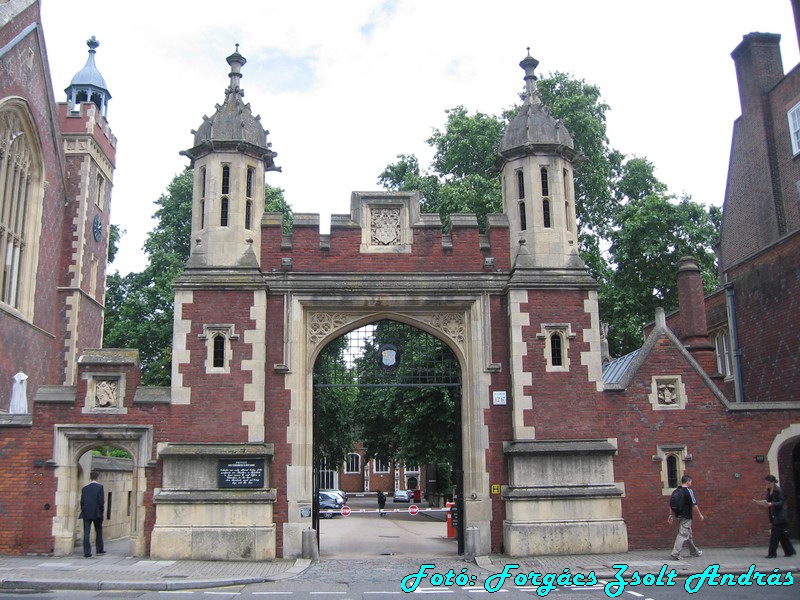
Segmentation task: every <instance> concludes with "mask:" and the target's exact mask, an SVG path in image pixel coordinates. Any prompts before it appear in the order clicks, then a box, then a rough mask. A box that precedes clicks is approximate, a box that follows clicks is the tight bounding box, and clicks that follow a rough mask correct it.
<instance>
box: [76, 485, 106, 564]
mask: <svg viewBox="0 0 800 600" xmlns="http://www.w3.org/2000/svg"><path fill="white" fill-rule="evenodd" d="M90 477H91V479H92V480H91V481H90V482H89V483H88V484H87V485H85V486H83V489H82V490H81V514H80V518H81V519H83V555H84V556H85V557H86V558H89V557H90V556H91V555H92V542H91V539H90V534H91V531H92V524H94V532H95V537H96V539H95V543H96V544H97V553H98V554H105V553H106V551H105V547H104V546H103V512H104V511H105V506H106V500H105V495H106V494H105V490H104V489H103V486H102V485H100V484H99V483H98V482H97V478H98V477H100V474H99V473H98V472H97V471H92V474H91V475H90Z"/></svg>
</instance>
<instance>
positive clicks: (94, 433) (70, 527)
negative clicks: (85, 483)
mask: <svg viewBox="0 0 800 600" xmlns="http://www.w3.org/2000/svg"><path fill="white" fill-rule="evenodd" d="M104 445H111V446H116V447H118V448H121V449H123V450H125V451H126V452H127V453H128V454H129V455H130V456H131V457H132V459H131V481H130V494H131V501H130V504H129V506H130V555H131V556H145V555H146V554H147V549H146V544H145V527H144V524H145V516H146V515H145V509H144V495H145V492H146V490H147V476H146V472H145V469H146V468H147V467H148V466H153V464H154V463H152V461H151V457H152V452H153V426H152V425H56V426H55V448H54V458H53V459H52V460H51V461H50V463H51V465H50V466H52V467H54V470H55V477H56V480H57V482H58V483H57V489H56V516H55V518H54V519H53V530H52V533H53V536H54V538H55V546H54V553H55V554H56V555H58V556H66V555H69V554H71V553H72V551H73V548H74V545H75V542H74V540H75V536H76V534H77V532H76V524H77V522H78V512H79V510H80V489H81V485H80V482H81V478H80V474H81V467H80V462H79V461H80V459H81V457H82V456H83V455H84V454H85V453H86V452H88V451H91V450H92V449H93V448H96V447H97V446H104Z"/></svg>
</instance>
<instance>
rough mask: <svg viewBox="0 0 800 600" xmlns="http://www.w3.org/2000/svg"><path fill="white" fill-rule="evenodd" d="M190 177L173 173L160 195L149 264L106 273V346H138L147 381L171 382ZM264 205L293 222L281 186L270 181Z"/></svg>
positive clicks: (188, 231)
mask: <svg viewBox="0 0 800 600" xmlns="http://www.w3.org/2000/svg"><path fill="white" fill-rule="evenodd" d="M192 178H193V172H192V170H191V169H186V170H184V171H183V173H180V174H179V175H176V176H175V177H174V178H173V180H172V181H171V182H170V183H169V185H168V186H167V191H166V193H165V194H162V195H161V197H160V198H159V199H158V200H156V202H155V204H156V207H157V209H156V212H155V214H154V217H155V218H156V220H157V224H156V227H155V228H154V229H153V231H151V232H150V234H149V235H148V237H147V240H146V241H145V243H144V251H145V254H146V255H147V258H148V264H147V266H146V267H145V269H144V270H143V271H142V272H140V273H128V274H127V275H125V276H121V275H119V273H113V274H111V275H109V276H108V277H107V278H106V304H105V324H104V332H103V346H104V347H106V348H137V349H138V350H139V357H140V360H141V363H142V384H143V385H169V383H170V378H171V370H172V321H173V301H174V292H173V288H172V286H173V284H174V283H175V280H176V279H177V278H178V276H179V275H180V274H181V273H182V272H183V268H184V265H185V264H186V261H187V260H188V258H189V250H190V244H191V228H192V187H193V179H192ZM265 205H267V206H272V207H273V209H272V210H279V211H280V212H283V213H284V215H288V217H287V219H286V221H285V223H284V227H286V222H288V223H289V227H291V208H290V207H289V205H288V204H287V203H286V202H285V200H284V198H283V190H281V189H280V188H273V187H271V186H267V189H266V193H265ZM117 230H118V229H117ZM113 231H114V227H112V232H113ZM112 239H114V238H112ZM114 247H115V248H116V240H115V245H114Z"/></svg>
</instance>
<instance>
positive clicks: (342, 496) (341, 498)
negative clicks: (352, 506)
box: [320, 490, 347, 504]
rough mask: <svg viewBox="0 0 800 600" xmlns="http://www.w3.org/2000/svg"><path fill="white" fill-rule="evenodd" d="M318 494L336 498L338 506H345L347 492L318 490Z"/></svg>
mask: <svg viewBox="0 0 800 600" xmlns="http://www.w3.org/2000/svg"><path fill="white" fill-rule="evenodd" d="M320 493H322V494H327V495H329V496H336V497H337V498H338V499H339V504H347V492H343V491H342V490H320Z"/></svg>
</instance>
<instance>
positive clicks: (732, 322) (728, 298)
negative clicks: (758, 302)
mask: <svg viewBox="0 0 800 600" xmlns="http://www.w3.org/2000/svg"><path fill="white" fill-rule="evenodd" d="M724 287H725V304H726V306H727V308H728V328H729V329H730V332H731V346H732V347H733V384H734V389H735V390H736V401H737V402H744V388H743V386H742V349H741V348H739V334H738V329H737V327H736V306H735V304H734V297H735V296H736V292H734V290H733V283H731V282H730V281H728V274H727V273H726V274H725V286H724Z"/></svg>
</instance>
